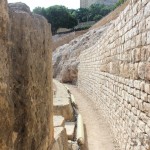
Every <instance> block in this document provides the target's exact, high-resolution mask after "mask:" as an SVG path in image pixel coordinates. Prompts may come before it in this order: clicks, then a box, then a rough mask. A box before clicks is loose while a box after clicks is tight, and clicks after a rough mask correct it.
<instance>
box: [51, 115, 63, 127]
mask: <svg viewBox="0 0 150 150" xmlns="http://www.w3.org/2000/svg"><path fill="white" fill-rule="evenodd" d="M53 121H54V127H64V126H65V119H64V117H62V116H54V117H53Z"/></svg>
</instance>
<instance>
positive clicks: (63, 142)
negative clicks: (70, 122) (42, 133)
mask: <svg viewBox="0 0 150 150" xmlns="http://www.w3.org/2000/svg"><path fill="white" fill-rule="evenodd" d="M67 143H68V140H67V135H66V129H65V128H63V127H56V128H54V144H53V146H52V148H51V150H68V144H67Z"/></svg>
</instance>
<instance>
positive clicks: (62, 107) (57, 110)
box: [53, 98, 74, 121]
mask: <svg viewBox="0 0 150 150" xmlns="http://www.w3.org/2000/svg"><path fill="white" fill-rule="evenodd" d="M53 108H54V115H57V116H63V117H64V118H65V120H66V121H73V120H74V112H73V108H72V106H71V102H70V100H69V98H54V102H53Z"/></svg>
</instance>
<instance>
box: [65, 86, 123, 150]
mask: <svg viewBox="0 0 150 150" xmlns="http://www.w3.org/2000/svg"><path fill="white" fill-rule="evenodd" d="M67 86H68V87H69V89H70V91H71V93H72V94H73V95H74V97H75V99H76V103H77V105H78V107H79V113H81V115H82V117H83V122H84V126H85V138H86V143H85V145H84V146H83V147H82V148H81V149H82V150H120V149H119V146H118V144H117V142H116V141H115V139H114V137H113V134H112V132H111V130H110V127H109V124H108V123H107V122H106V120H105V118H104V117H103V116H102V114H101V111H100V110H99V109H97V107H96V106H95V104H94V103H93V102H92V101H91V100H90V99H89V98H88V97H86V96H85V95H84V94H83V93H81V92H80V91H79V89H78V88H77V87H76V86H73V85H67Z"/></svg>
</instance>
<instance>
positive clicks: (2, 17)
mask: <svg viewBox="0 0 150 150" xmlns="http://www.w3.org/2000/svg"><path fill="white" fill-rule="evenodd" d="M8 23H9V17H8V10H7V2H6V1H5V0H1V1H0V120H1V121H0V149H2V150H3V149H4V150H5V149H12V148H13V144H12V133H13V124H14V114H13V112H14V104H13V102H12V99H11V93H10V88H9V87H10V82H9V81H10V78H9V59H8V58H9V55H8Z"/></svg>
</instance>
